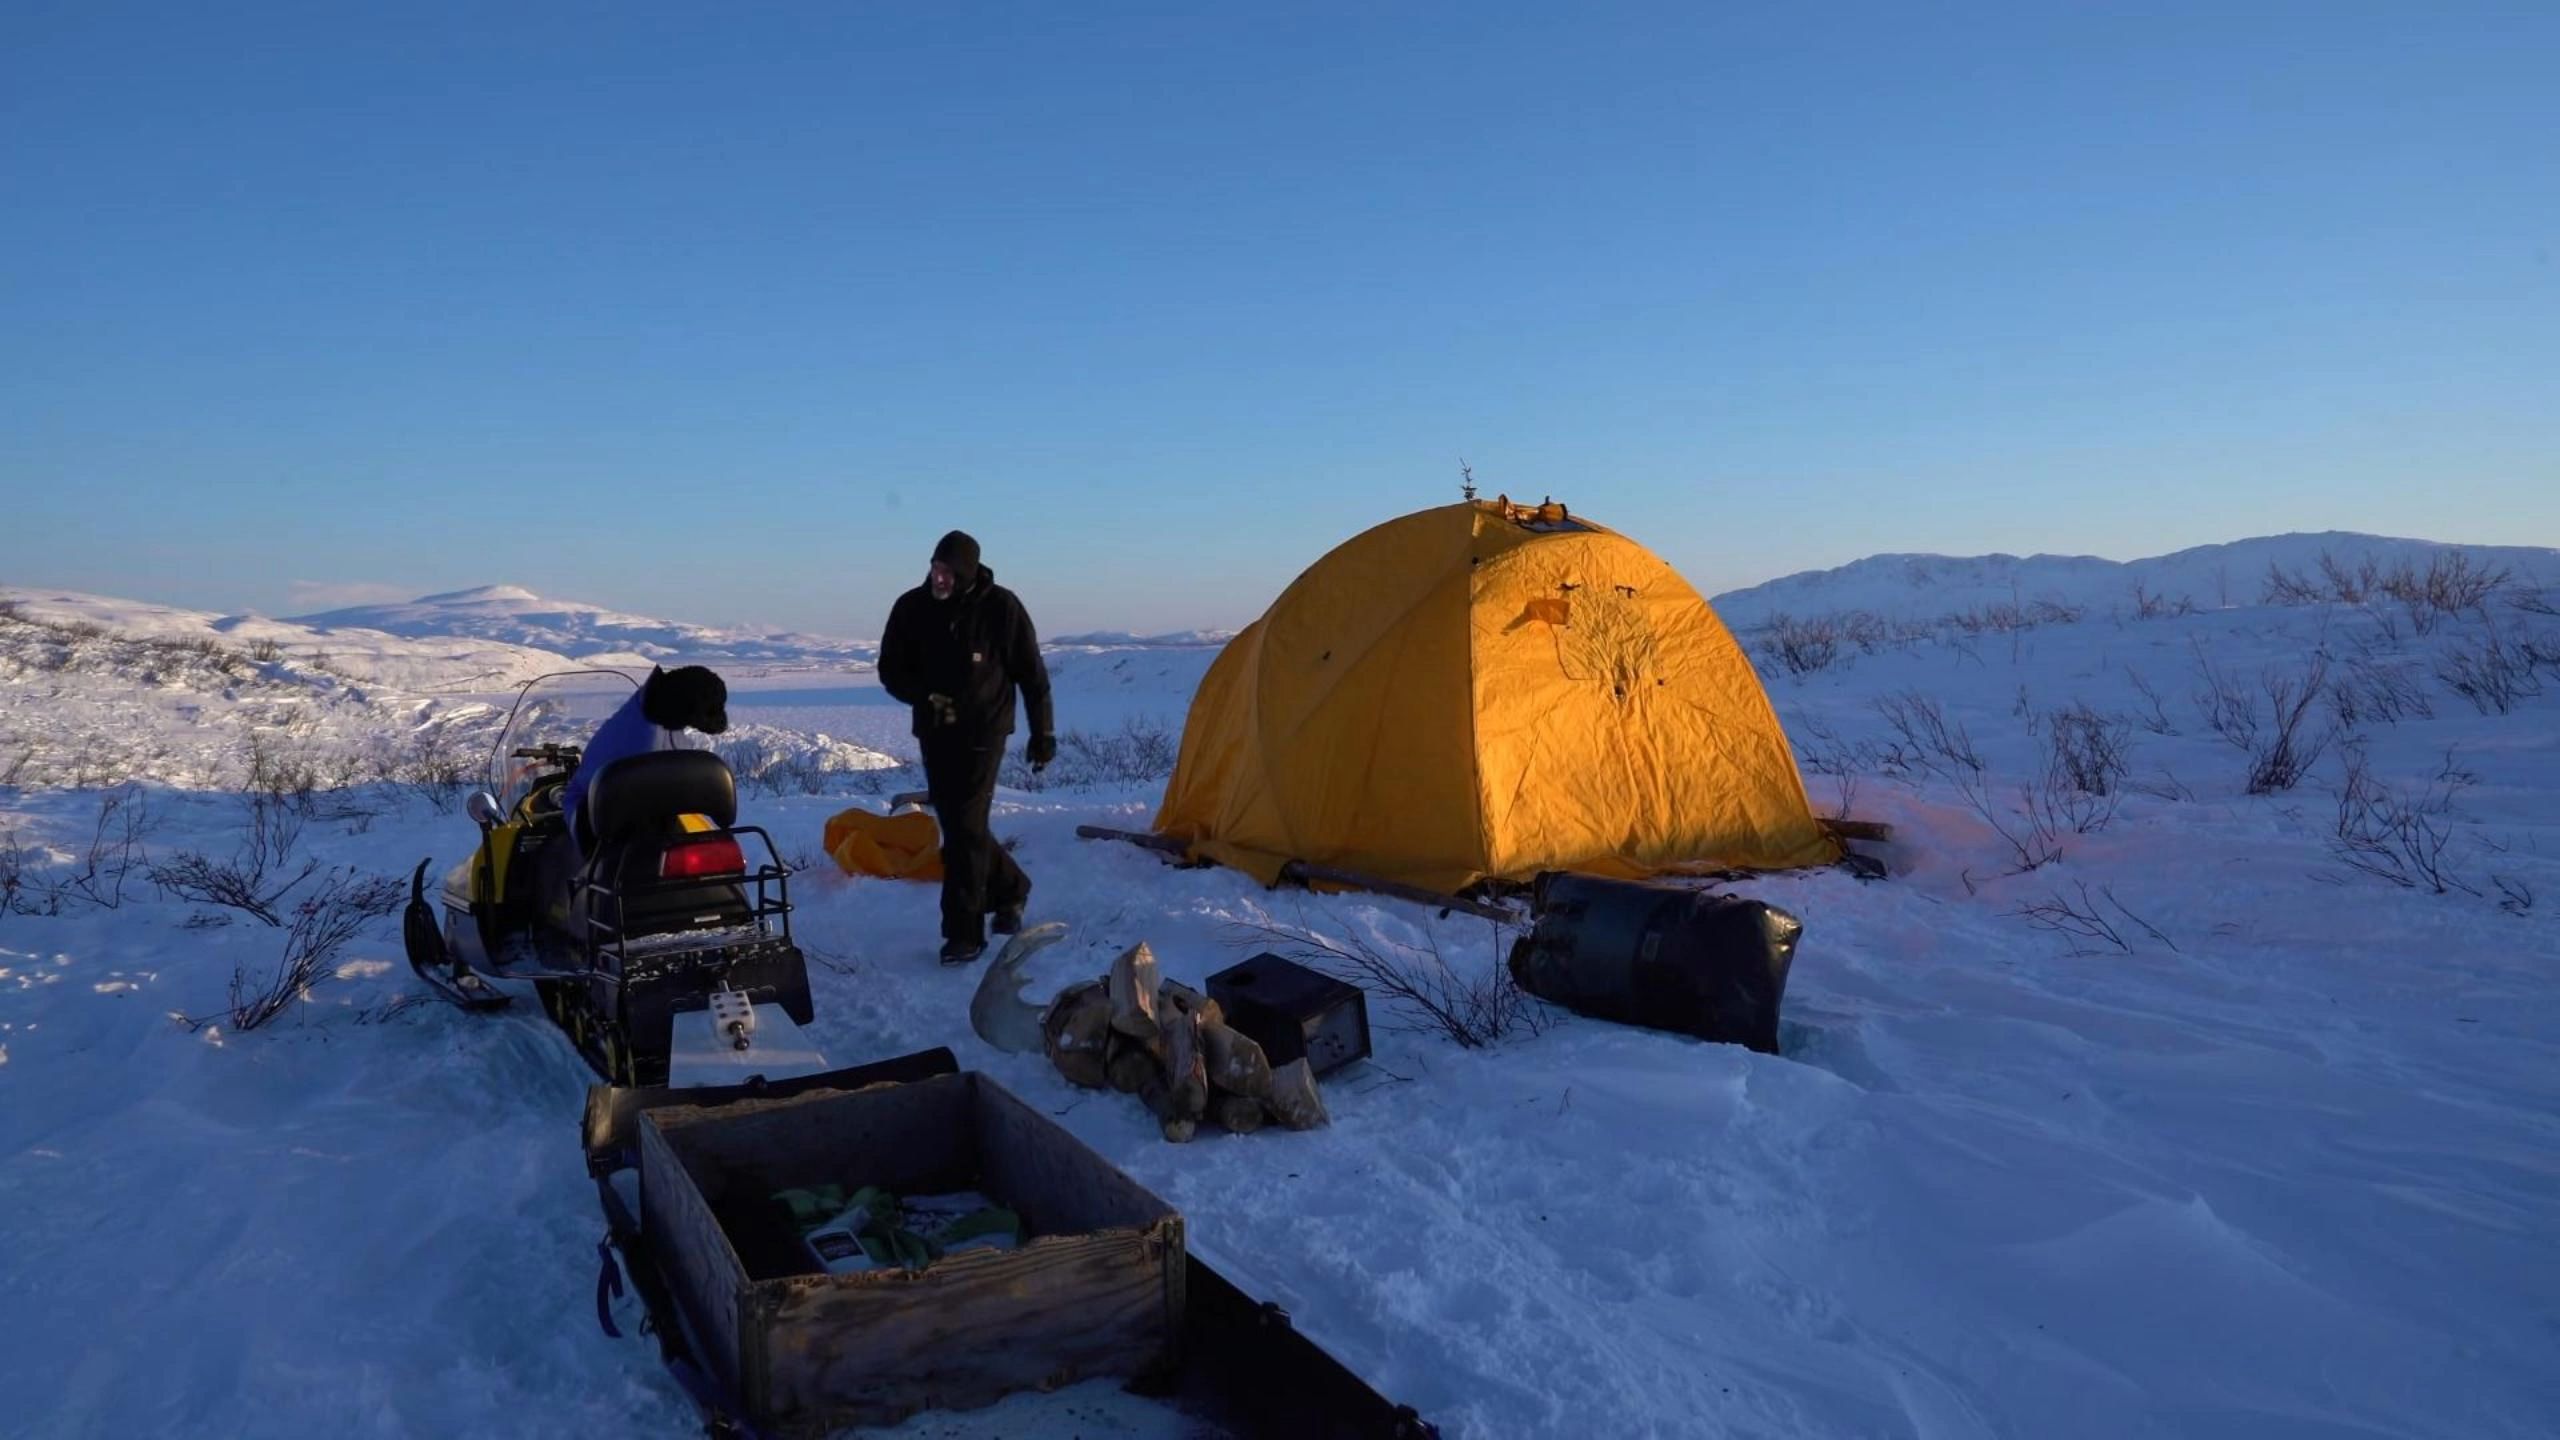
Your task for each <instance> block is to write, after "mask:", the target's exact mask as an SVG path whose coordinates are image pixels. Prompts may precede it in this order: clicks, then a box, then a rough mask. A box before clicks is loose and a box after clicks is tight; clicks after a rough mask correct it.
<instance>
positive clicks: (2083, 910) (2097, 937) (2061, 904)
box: [2009, 880, 2178, 955]
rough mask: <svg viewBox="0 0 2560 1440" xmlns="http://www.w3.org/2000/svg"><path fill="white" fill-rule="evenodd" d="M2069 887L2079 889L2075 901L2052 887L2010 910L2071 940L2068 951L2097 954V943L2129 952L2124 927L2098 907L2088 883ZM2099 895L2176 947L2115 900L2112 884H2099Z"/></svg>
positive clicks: (2130, 946)
mask: <svg viewBox="0 0 2560 1440" xmlns="http://www.w3.org/2000/svg"><path fill="white" fill-rule="evenodd" d="M2072 888H2073V889H2075V890H2077V891H2079V895H2080V898H2079V900H2078V902H2077V903H2074V902H2073V901H2072V899H2071V898H2070V897H2068V896H2066V895H2064V894H2063V893H2062V892H2061V891H2059V890H2053V891H2048V892H2046V896H2045V898H2044V899H2042V900H2033V901H2029V902H2028V903H2026V904H2024V905H2021V906H2019V907H2018V908H2017V909H2015V910H2012V911H2010V912H2009V913H2010V914H2012V915H2016V916H2019V917H2022V918H2023V919H2025V920H2026V922H2027V923H2028V924H2030V925H2033V926H2035V927H2036V928H2037V929H2039V930H2050V931H2052V932H2054V933H2055V934H2057V935H2061V936H2064V937H2066V938H2068V939H2069V940H2070V941H2071V953H2072V954H2074V955H2095V954H2097V953H2099V952H2098V949H2097V947H2098V946H2100V945H2104V946H2107V947H2109V948H2111V949H2114V950H2116V951H2118V952H2120V953H2122V954H2126V955H2130V954H2132V953H2133V944H2132V942H2131V941H2129V940H2127V939H2126V938H2125V933H2124V931H2123V929H2122V928H2120V927H2119V926H2118V925H2117V924H2116V922H2115V921H2114V920H2112V919H2110V918H2109V917H2108V916H2107V914H2106V912H2105V911H2104V910H2101V909H2100V908H2099V906H2098V901H2097V899H2096V898H2093V897H2091V895H2090V894H2089V883H2088V882H2087V881H2085V880H2081V881H2075V882H2073V886H2072ZM2098 895H2099V896H2102V897H2104V898H2105V900H2106V903H2107V904H2108V905H2109V906H2111V907H2113V909H2114V910H2115V912H2116V914H2118V915H2121V916H2123V917H2124V918H2125V920H2126V921H2127V922H2129V923H2130V924H2131V925H2132V926H2133V927H2134V928H2135V929H2137V930H2139V931H2141V932H2142V933H2143V934H2145V935H2148V936H2150V937H2151V938H2152V939H2154V940H2157V941H2159V942H2160V943H2161V944H2162V945H2165V946H2167V947H2168V948H2169V949H2171V950H2176V949H2177V948H2178V946H2177V942H2176V941H2174V940H2171V939H2170V938H2169V937H2168V936H2167V935H2165V934H2163V933H2161V930H2160V927H2158V926H2156V925H2154V924H2152V923H2151V922H2150V921H2148V920H2145V919H2143V918H2142V917H2141V916H2139V915H2136V914H2134V913H2133V911H2132V910H2131V909H2130V908H2128V907H2127V906H2126V905H2125V903H2124V902H2123V901H2121V900H2119V899H2117V898H2116V892H2115V890H2114V889H2113V887H2110V886H2105V885H2101V886H2099V887H2098Z"/></svg>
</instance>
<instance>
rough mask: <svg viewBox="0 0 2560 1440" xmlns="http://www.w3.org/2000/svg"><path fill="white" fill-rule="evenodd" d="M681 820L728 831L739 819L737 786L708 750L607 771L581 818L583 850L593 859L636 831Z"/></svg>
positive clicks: (650, 757) (661, 755) (632, 758)
mask: <svg viewBox="0 0 2560 1440" xmlns="http://www.w3.org/2000/svg"><path fill="white" fill-rule="evenodd" d="M679 815H700V816H703V817H705V818H706V819H708V820H710V822H711V823H712V824H714V825H718V826H722V827H724V828H725V827H727V826H730V825H733V824H736V823H737V819H738V782H737V778H736V777H735V776H732V775H731V774H730V773H729V766H728V762H726V761H724V760H722V759H721V758H720V757H719V756H718V755H716V754H713V753H712V752H711V751H708V750H652V751H649V752H648V753H646V754H641V755H626V756H624V757H623V758H621V759H619V760H616V761H614V762H613V763H612V764H610V765H607V766H606V767H604V771H603V773H601V774H599V775H597V776H596V781H595V783H594V784H593V785H590V786H588V787H587V803H586V805H585V807H584V808H583V809H581V810H580V811H579V814H578V848H579V850H581V851H582V852H584V853H586V854H589V855H593V854H594V853H596V851H597V849H598V848H599V847H601V846H605V845H610V844H612V843H613V842H615V841H617V840H620V839H622V838H624V837H625V836H628V835H630V834H632V833H634V832H636V831H639V830H643V829H647V828H649V827H652V826H657V825H663V824H665V823H666V822H667V821H669V820H672V819H674V818H675V817H677V816H679Z"/></svg>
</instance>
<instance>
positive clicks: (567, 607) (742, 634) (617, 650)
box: [292, 585, 879, 669]
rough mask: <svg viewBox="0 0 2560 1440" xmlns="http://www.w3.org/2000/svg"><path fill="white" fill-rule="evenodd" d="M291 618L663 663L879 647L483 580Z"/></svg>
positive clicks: (817, 655)
mask: <svg viewBox="0 0 2560 1440" xmlns="http://www.w3.org/2000/svg"><path fill="white" fill-rule="evenodd" d="M292 623H294V624H297V625H303V626H308V627H310V628H312V629H314V630H321V631H329V630H337V629H354V630H377V631H382V632H384V633H386V634H391V635H400V636H408V637H419V636H470V637H474V638H477V639H483V640H495V641H499V642H502V643H505V644H509V645H523V646H529V647H532V648H534V649H538V650H549V651H552V652H554V653H556V654H561V655H566V656H569V657H571V658H572V659H578V660H587V659H609V658H611V657H634V656H636V657H640V658H641V659H643V660H648V661H659V662H665V663H702V664H721V663H724V662H738V661H751V662H758V663H766V664H778V665H813V666H825V667H828V668H845V669H858V668H861V667H864V666H867V665H869V664H870V663H871V661H872V660H873V658H874V657H875V656H876V654H877V653H878V648H879V647H878V646H876V645H874V644H872V643H871V642H869V641H865V640H843V639H837V638H834V637H831V636H821V635H804V634H799V633H796V632H790V631H779V632H761V631H752V630H723V629H718V628H715V627H712V626H708V625H692V624H687V623H685V622H683V621H678V620H658V619H653V618H651V617H649V616H645V615H629V614H625V613H623V612H621V611H619V610H608V609H605V608H604V607H603V606H601V605H588V604H585V603H583V602H580V601H576V600H555V599H550V598H548V597H545V596H542V595H537V594H535V593H534V592H533V591H531V590H527V589H525V588H524V587H523V586H520V585H483V586H479V587H478V588H476V589H471V590H453V591H448V592H446V593H444V594H441V595H422V596H420V597H419V598H417V599H415V600H412V601H409V602H407V603H406V604H398V605H356V606H350V607H348V608H346V609H342V610H327V611H323V612H321V613H319V614H317V615H302V616H297V617H294V619H293V621H292Z"/></svg>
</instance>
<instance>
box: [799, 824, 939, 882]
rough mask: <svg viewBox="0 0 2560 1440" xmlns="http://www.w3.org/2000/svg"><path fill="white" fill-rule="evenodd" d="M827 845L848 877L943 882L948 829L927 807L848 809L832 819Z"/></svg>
mask: <svg viewBox="0 0 2560 1440" xmlns="http://www.w3.org/2000/svg"><path fill="white" fill-rule="evenodd" d="M826 847H827V853H828V854H829V855H832V856H834V857H835V862H836V863H837V864H838V865H840V866H843V867H844V873H846V874H847V875H879V876H883V877H886V878H888V879H891V880H930V881H933V882H934V883H936V884H940V883H941V881H942V828H941V827H940V826H939V825H936V824H935V823H934V819H933V817H932V816H931V815H929V814H926V813H925V812H924V811H921V810H907V811H902V812H900V813H898V814H894V815H880V814H875V813H873V812H872V811H869V810H864V809H861V808H859V807H857V808H855V809H851V810H847V811H845V812H843V813H842V814H840V815H836V816H834V817H833V818H831V819H829V820H828V821H827V833H826Z"/></svg>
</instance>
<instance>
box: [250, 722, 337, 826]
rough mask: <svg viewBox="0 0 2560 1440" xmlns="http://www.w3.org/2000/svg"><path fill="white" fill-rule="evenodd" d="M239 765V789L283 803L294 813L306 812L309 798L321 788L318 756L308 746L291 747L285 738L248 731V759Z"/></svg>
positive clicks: (309, 804)
mask: <svg viewBox="0 0 2560 1440" xmlns="http://www.w3.org/2000/svg"><path fill="white" fill-rule="evenodd" d="M242 763H243V769H244V772H245V773H244V774H243V775H242V777H241V788H242V789H244V790H247V791H249V792H250V793H251V794H253V795H259V796H263V797H265V798H267V799H271V800H281V801H284V802H286V803H288V804H290V805H291V806H292V807H293V808H294V809H296V810H300V811H308V810H309V809H310V808H311V797H312V796H313V795H314V794H315V793H316V792H318V790H319V789H320V787H321V780H322V776H321V768H320V761H319V758H318V756H317V755H316V754H315V753H314V752H313V751H312V750H311V749H310V748H309V747H308V746H295V745H293V744H292V743H290V740H289V738H288V737H285V736H280V735H271V734H267V733H265V732H262V731H251V732H250V734H249V740H248V755H247V756H246V758H245V759H244V761H243V762H242Z"/></svg>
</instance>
